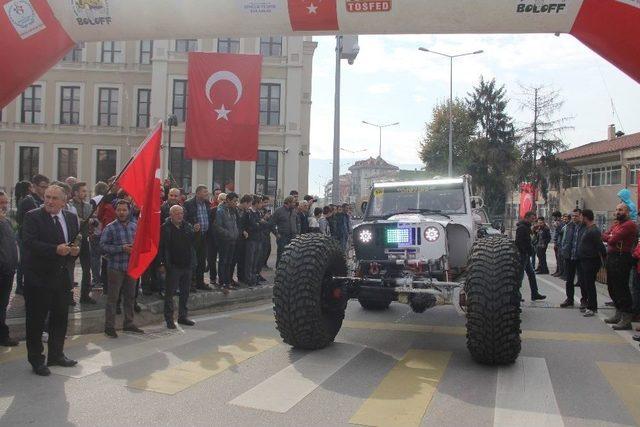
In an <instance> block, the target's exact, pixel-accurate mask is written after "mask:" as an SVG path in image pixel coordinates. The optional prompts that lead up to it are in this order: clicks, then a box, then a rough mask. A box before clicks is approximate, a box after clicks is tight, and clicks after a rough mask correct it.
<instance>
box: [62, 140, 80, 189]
mask: <svg viewBox="0 0 640 427" xmlns="http://www.w3.org/2000/svg"><path fill="white" fill-rule="evenodd" d="M70 176H78V149H77V148H58V181H64V180H65V179H67V178H69V177H70Z"/></svg>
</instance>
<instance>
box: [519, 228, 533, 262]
mask: <svg viewBox="0 0 640 427" xmlns="http://www.w3.org/2000/svg"><path fill="white" fill-rule="evenodd" d="M516 246H517V247H518V251H519V252H520V254H521V255H528V256H532V255H534V251H533V245H532V244H531V224H530V223H528V222H526V221H520V222H518V224H517V225H516Z"/></svg>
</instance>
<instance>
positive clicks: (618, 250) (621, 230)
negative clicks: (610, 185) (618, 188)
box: [602, 203, 638, 330]
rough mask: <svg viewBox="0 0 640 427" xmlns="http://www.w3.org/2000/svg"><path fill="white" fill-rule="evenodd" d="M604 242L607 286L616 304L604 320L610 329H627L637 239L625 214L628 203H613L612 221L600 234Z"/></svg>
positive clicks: (632, 225) (628, 326) (632, 224)
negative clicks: (631, 276) (614, 205)
mask: <svg viewBox="0 0 640 427" xmlns="http://www.w3.org/2000/svg"><path fill="white" fill-rule="evenodd" d="M602 240H604V241H605V242H607V245H608V246H607V287H608V288H609V295H610V296H611V299H612V300H613V304H614V305H615V307H616V312H615V314H614V315H613V316H611V317H610V318H608V319H606V320H605V322H606V323H610V324H613V329H616V330H629V329H631V318H632V317H633V316H632V305H633V303H632V299H631V291H630V289H629V273H630V271H631V267H632V259H631V251H632V250H633V247H634V246H635V244H636V241H637V240H638V229H637V227H636V224H635V222H633V221H632V220H631V219H630V218H629V207H628V206H627V205H626V204H624V203H621V204H619V205H618V206H617V207H616V221H615V222H614V223H613V226H612V227H611V228H610V229H609V231H607V232H606V233H605V234H604V235H603V236H602Z"/></svg>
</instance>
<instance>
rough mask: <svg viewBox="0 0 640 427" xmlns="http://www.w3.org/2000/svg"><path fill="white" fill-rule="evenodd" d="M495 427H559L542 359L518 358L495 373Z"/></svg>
mask: <svg viewBox="0 0 640 427" xmlns="http://www.w3.org/2000/svg"><path fill="white" fill-rule="evenodd" d="M493 425H494V426H495V427H512V426H518V427H528V426H531V427H539V426H545V427H563V426H564V421H563V420H562V416H561V415H560V409H559V408H558V402H557V401H556V395H555V393H554V391H553V385H552V384H551V377H550V376H549V369H548V368H547V362H546V361H545V359H542V358H538V357H520V358H519V359H518V360H517V361H516V363H514V364H513V365H512V366H506V367H503V368H501V369H500V370H499V371H498V386H497V390H496V406H495V416H494V423H493Z"/></svg>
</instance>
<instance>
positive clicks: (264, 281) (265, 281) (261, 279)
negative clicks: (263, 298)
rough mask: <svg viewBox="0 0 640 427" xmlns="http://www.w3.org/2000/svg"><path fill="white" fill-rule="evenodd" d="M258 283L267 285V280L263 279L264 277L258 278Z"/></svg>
mask: <svg viewBox="0 0 640 427" xmlns="http://www.w3.org/2000/svg"><path fill="white" fill-rule="evenodd" d="M258 282H260V283H267V279H265V278H264V277H262V276H258Z"/></svg>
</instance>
